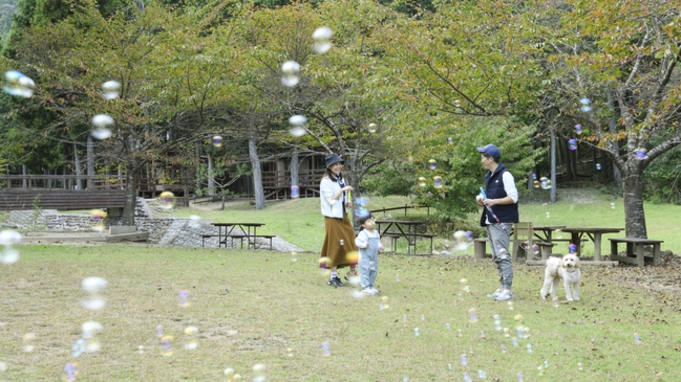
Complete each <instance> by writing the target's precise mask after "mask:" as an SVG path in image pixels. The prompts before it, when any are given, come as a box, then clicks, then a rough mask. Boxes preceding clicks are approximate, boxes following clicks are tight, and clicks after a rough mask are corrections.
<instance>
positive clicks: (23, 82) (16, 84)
mask: <svg viewBox="0 0 681 382" xmlns="http://www.w3.org/2000/svg"><path fill="white" fill-rule="evenodd" d="M5 80H6V81H7V85H6V86H5V87H4V88H3V89H4V90H5V92H6V93H7V94H9V95H13V96H19V97H24V98H31V97H32V96H33V88H34V87H35V82H33V80H32V79H31V78H29V77H27V76H26V75H24V74H23V73H21V72H18V71H16V70H10V71H8V72H5Z"/></svg>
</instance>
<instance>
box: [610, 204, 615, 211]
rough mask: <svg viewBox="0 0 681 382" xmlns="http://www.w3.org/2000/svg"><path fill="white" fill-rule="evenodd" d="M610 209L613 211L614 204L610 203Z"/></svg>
mask: <svg viewBox="0 0 681 382" xmlns="http://www.w3.org/2000/svg"><path fill="white" fill-rule="evenodd" d="M610 209H613V210H614V209H615V202H610Z"/></svg>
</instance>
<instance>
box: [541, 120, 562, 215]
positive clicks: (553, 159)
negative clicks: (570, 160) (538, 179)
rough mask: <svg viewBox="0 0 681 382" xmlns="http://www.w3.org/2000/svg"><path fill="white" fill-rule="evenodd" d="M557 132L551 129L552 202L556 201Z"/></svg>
mask: <svg viewBox="0 0 681 382" xmlns="http://www.w3.org/2000/svg"><path fill="white" fill-rule="evenodd" d="M537 176H538V175H537ZM556 187H558V184H556V132H555V131H554V130H553V128H552V129H551V203H555V202H556Z"/></svg>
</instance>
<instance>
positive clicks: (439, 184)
mask: <svg viewBox="0 0 681 382" xmlns="http://www.w3.org/2000/svg"><path fill="white" fill-rule="evenodd" d="M433 181H434V182H435V184H434V186H435V188H442V178H441V177H439V176H434V177H433Z"/></svg>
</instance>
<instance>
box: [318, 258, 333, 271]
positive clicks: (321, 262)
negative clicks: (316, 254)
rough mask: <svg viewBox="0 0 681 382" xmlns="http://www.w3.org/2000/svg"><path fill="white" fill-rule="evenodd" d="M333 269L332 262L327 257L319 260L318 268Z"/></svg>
mask: <svg viewBox="0 0 681 382" xmlns="http://www.w3.org/2000/svg"><path fill="white" fill-rule="evenodd" d="M332 267H333V262H332V261H331V259H330V258H328V257H322V258H320V259H319V268H322V269H329V268H332Z"/></svg>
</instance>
